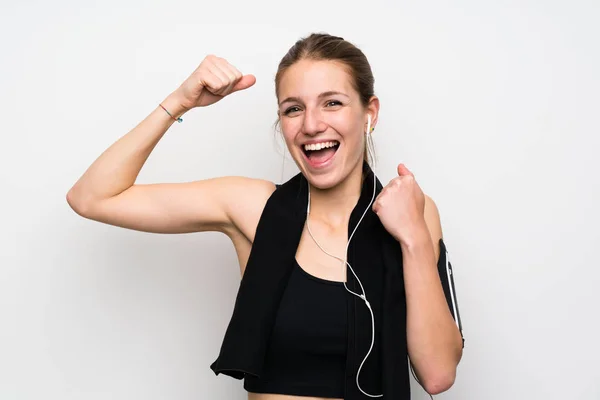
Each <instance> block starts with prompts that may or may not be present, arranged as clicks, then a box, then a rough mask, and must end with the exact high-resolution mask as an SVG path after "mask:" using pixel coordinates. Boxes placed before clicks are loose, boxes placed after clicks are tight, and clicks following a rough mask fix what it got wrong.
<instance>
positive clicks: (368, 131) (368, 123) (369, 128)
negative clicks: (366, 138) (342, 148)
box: [367, 114, 371, 135]
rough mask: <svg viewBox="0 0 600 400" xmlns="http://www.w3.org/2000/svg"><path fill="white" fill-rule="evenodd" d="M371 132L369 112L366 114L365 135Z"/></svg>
mask: <svg viewBox="0 0 600 400" xmlns="http://www.w3.org/2000/svg"><path fill="white" fill-rule="evenodd" d="M369 133H371V114H367V135H368V134H369Z"/></svg>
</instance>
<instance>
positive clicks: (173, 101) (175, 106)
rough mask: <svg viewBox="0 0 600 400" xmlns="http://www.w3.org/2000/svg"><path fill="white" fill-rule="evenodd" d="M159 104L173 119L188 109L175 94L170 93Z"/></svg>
mask: <svg viewBox="0 0 600 400" xmlns="http://www.w3.org/2000/svg"><path fill="white" fill-rule="evenodd" d="M160 104H161V105H162V106H163V107H164V108H166V109H167V111H168V112H169V113H170V114H171V115H172V116H173V117H174V118H175V119H176V118H179V117H181V116H182V115H183V114H185V113H186V112H188V111H189V108H188V107H185V106H184V105H183V104H182V102H181V101H180V99H179V98H178V97H177V95H176V94H175V93H171V94H170V95H169V96H167V97H166V98H165V99H164V100H163V101H162V102H161V103H160ZM165 114H166V113H165Z"/></svg>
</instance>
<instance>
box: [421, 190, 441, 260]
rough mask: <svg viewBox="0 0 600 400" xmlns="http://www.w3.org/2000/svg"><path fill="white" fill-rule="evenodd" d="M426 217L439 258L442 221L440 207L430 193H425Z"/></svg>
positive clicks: (436, 256)
mask: <svg viewBox="0 0 600 400" xmlns="http://www.w3.org/2000/svg"><path fill="white" fill-rule="evenodd" d="M424 217H425V223H426V224H427V228H428V229H429V234H430V235H431V240H432V242H433V248H434V249H435V258H436V260H437V259H438V257H439V255H440V246H439V241H440V239H441V238H442V223H441V220H440V213H439V210H438V207H437V205H436V204H435V202H434V201H433V199H432V198H431V197H429V196H428V195H425V210H424Z"/></svg>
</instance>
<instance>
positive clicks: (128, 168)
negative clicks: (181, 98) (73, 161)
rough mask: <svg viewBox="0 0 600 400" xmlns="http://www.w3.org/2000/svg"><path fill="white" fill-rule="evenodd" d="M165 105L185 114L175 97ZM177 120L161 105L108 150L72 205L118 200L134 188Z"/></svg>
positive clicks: (91, 168) (83, 180) (71, 196)
mask: <svg viewBox="0 0 600 400" xmlns="http://www.w3.org/2000/svg"><path fill="white" fill-rule="evenodd" d="M161 104H163V106H164V107H165V108H166V109H167V110H169V112H170V113H171V114H173V115H174V116H178V115H181V114H183V113H184V112H185V110H184V109H183V107H182V106H181V105H180V104H179V102H178V101H177V99H175V98H174V96H173V95H170V96H169V97H167V98H166V99H165V100H164V101H163V102H162V103H161ZM173 122H174V120H173V119H172V118H171V117H169V115H168V114H167V113H166V112H165V111H164V110H163V109H162V108H160V107H159V106H158V105H157V107H156V108H155V109H154V110H153V111H152V112H151V113H150V114H149V115H148V116H147V117H146V118H145V119H144V120H142V121H141V122H140V123H139V124H138V125H137V126H136V127H134V128H133V129H132V130H131V131H129V132H128V133H127V134H126V135H124V136H122V137H121V138H120V139H119V140H117V141H116V142H115V143H114V144H112V145H111V146H110V147H109V148H108V149H106V150H105V151H104V152H103V153H102V154H101V155H100V156H99V157H98V158H97V159H96V160H95V161H94V162H93V163H92V164H91V165H90V166H89V168H88V169H87V170H86V171H85V173H84V174H83V175H82V176H81V178H79V180H78V181H77V182H76V183H75V185H74V186H73V187H72V188H71V190H70V191H69V193H68V195H67V197H68V199H69V202H70V203H71V202H72V203H86V202H93V201H97V200H102V199H106V198H110V197H113V196H116V195H117V194H119V193H121V192H123V191H124V190H126V189H128V188H129V187H131V186H132V185H133V184H134V183H135V180H136V179H137V176H138V175H139V172H140V170H141V169H142V167H143V165H144V163H145V162H146V160H147V159H148V157H149V156H150V153H151V152H152V150H153V149H154V147H155V146H156V145H157V143H158V142H159V141H160V139H161V138H162V137H163V135H164V134H165V133H166V131H167V130H168V129H169V127H170V126H171V125H172V124H173Z"/></svg>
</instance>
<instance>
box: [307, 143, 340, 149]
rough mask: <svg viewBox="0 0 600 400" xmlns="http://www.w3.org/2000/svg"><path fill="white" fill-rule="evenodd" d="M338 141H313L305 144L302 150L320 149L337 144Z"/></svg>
mask: <svg viewBox="0 0 600 400" xmlns="http://www.w3.org/2000/svg"><path fill="white" fill-rule="evenodd" d="M337 144H338V142H322V143H313V144H305V145H304V150H312V151H314V150H322V149H326V148H328V147H333V146H335V145H337Z"/></svg>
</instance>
